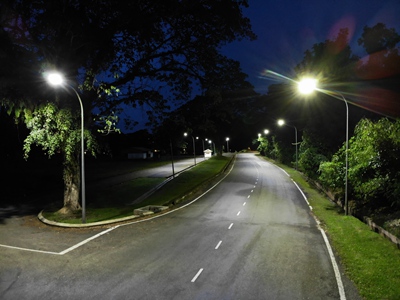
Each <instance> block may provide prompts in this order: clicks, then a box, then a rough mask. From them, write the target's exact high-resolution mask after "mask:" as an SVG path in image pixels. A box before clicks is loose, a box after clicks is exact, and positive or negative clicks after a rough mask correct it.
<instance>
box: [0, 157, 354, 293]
mask: <svg viewBox="0 0 400 300" xmlns="http://www.w3.org/2000/svg"><path fill="white" fill-rule="evenodd" d="M0 226H4V227H0V244H1V245H2V246H1V247H0V251H1V255H0V299H284V300H287V299H359V297H358V295H357V292H356V290H355V288H354V286H353V285H352V284H351V283H350V282H349V281H348V280H347V278H346V277H345V276H343V275H342V276H339V278H337V274H336V275H335V272H334V268H333V264H332V260H331V256H330V254H329V251H328V248H327V245H326V243H325V241H324V239H323V235H322V234H321V232H320V230H319V228H318V226H317V223H316V221H315V220H314V218H313V217H312V215H311V211H310V208H309V207H308V205H307V202H306V201H305V199H304V197H303V195H302V194H301V192H300V191H299V190H298V189H297V187H296V186H295V184H294V183H293V182H292V181H291V180H290V178H289V177H288V176H287V175H286V174H285V173H284V172H283V171H282V170H280V169H279V168H277V167H275V166H273V165H271V164H269V163H267V162H265V161H262V160H260V159H258V158H257V157H255V156H254V155H252V154H240V155H238V156H237V159H236V162H235V164H234V168H233V169H232V171H231V172H230V173H229V175H227V176H226V178H225V179H224V180H223V181H221V182H220V183H219V184H218V185H217V186H215V187H214V188H212V189H211V190H210V191H209V192H208V193H206V194H205V195H203V196H202V197H201V198H199V199H197V200H196V201H194V202H192V203H191V204H190V205H187V206H186V207H182V208H181V209H179V210H176V211H173V212H170V213H168V214H165V215H162V216H161V215H158V217H157V218H154V219H151V220H147V221H142V222H136V223H125V224H122V225H121V224H120V225H117V226H114V227H108V228H96V229H80V230H77V229H60V228H48V227H45V226H44V225H38V224H37V221H36V220H33V219H31V220H27V219H26V218H25V219H18V218H13V219H11V220H9V223H7V224H4V225H0ZM7 226H12V228H14V230H15V228H19V230H20V232H19V234H18V237H17V236H15V231H14V239H13V234H12V233H11V232H12V230H8V231H7V232H10V233H9V234H8V236H6V234H5V232H6V230H5V229H4V228H6V227H7ZM10 228H11V227H10ZM6 243H8V244H7V245H6ZM12 243H14V244H12ZM340 270H341V266H340V264H339V273H342V272H341V271H340ZM338 282H339V286H340V284H341V283H343V286H344V290H341V291H340V292H339V288H338ZM346 297H347V298H346Z"/></svg>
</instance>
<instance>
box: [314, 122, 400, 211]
mask: <svg viewBox="0 0 400 300" xmlns="http://www.w3.org/2000/svg"><path fill="white" fill-rule="evenodd" d="M344 155H345V147H344V146H343V147H342V148H341V149H340V150H339V151H338V152H337V153H336V154H335V155H334V156H333V158H332V160H331V161H330V162H324V163H322V164H321V165H320V172H321V175H320V177H319V179H320V180H321V182H322V183H323V184H324V185H325V186H327V187H328V188H330V189H333V190H336V191H338V190H341V189H342V188H343V186H344V170H345V169H344V168H345V166H344ZM399 155H400V122H399V121H396V122H393V121H390V120H389V119H387V118H382V119H380V120H378V121H375V122H374V121H371V120H369V119H362V120H361V121H360V122H359V123H358V124H357V126H356V129H355V134H354V136H353V137H352V138H351V140H350V143H349V169H348V179H349V187H350V195H351V196H352V197H353V199H354V202H355V204H356V206H357V209H361V208H369V209H377V208H379V207H392V208H394V207H399V206H400V202H399V199H400V189H399V186H400V171H399V170H400V162H399V159H398V157H399Z"/></svg>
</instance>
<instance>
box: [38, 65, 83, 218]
mask: <svg viewBox="0 0 400 300" xmlns="http://www.w3.org/2000/svg"><path fill="white" fill-rule="evenodd" d="M46 79H47V81H48V82H49V83H50V84H51V85H53V86H60V85H63V83H64V78H63V76H62V75H61V74H60V73H50V74H48V75H47V78H46ZM68 87H69V88H71V89H72V90H73V91H74V92H75V95H76V96H77V97H78V100H79V104H80V107H81V192H82V223H86V196H85V195H86V192H85V140H84V115H83V104H82V100H81V97H80V96H79V94H78V92H77V91H76V90H75V89H74V88H73V87H72V86H70V85H68Z"/></svg>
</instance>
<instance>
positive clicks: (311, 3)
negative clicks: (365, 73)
mask: <svg viewBox="0 0 400 300" xmlns="http://www.w3.org/2000/svg"><path fill="white" fill-rule="evenodd" d="M249 5H250V6H249V8H248V9H245V10H244V15H245V16H247V17H248V18H250V20H251V24H252V26H253V31H254V32H255V33H256V34H257V36H258V39H257V40H256V41H252V42H249V41H241V42H235V43H233V44H231V45H229V46H227V47H225V48H224V53H225V54H226V55H227V56H229V57H231V58H233V59H235V60H238V61H240V63H241V66H242V69H243V71H244V72H245V73H246V74H248V75H249V81H250V82H251V83H252V84H253V85H254V87H255V90H256V92H258V93H260V94H266V93H267V91H268V85H269V84H271V83H272V82H271V80H266V79H265V78H262V76H260V75H261V74H262V73H263V71H264V70H265V69H270V70H273V71H275V72H278V73H280V74H283V75H285V76H291V75H292V74H293V68H294V67H295V66H296V65H297V64H298V63H299V62H300V61H301V60H302V58H303V55H304V52H305V51H306V50H307V49H311V47H312V46H313V45H314V44H315V43H320V42H324V41H325V40H326V39H332V38H334V37H336V36H337V34H338V32H339V29H340V28H344V27H347V28H349V32H350V46H351V49H352V51H353V52H354V53H355V54H357V55H358V56H360V57H363V56H365V55H366V53H365V52H364V51H363V49H362V48H361V47H360V46H358V44H357V40H358V39H359V38H360V37H361V34H362V31H363V28H364V26H366V25H368V26H369V27H372V26H374V25H376V24H377V23H379V22H381V23H384V24H386V27H387V28H395V29H396V31H397V32H400V21H399V20H400V19H399V16H400V1H399V0H388V1H385V0H279V1H278V0H276V1H267V0H249Z"/></svg>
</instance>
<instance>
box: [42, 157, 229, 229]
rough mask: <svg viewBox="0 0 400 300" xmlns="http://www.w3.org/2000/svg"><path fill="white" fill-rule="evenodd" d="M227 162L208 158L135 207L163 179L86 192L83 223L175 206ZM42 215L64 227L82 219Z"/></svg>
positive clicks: (50, 212)
mask: <svg viewBox="0 0 400 300" xmlns="http://www.w3.org/2000/svg"><path fill="white" fill-rule="evenodd" d="M229 162H230V158H228V157H224V156H216V157H213V158H210V159H208V160H206V161H204V162H202V163H200V164H198V165H197V166H196V167H194V168H192V169H190V170H187V171H185V172H183V173H181V174H179V176H176V177H175V179H173V180H171V181H169V182H168V183H167V184H165V185H164V186H162V187H161V188H160V189H158V190H157V191H156V192H155V193H153V194H151V195H150V196H149V197H147V198H146V199H144V200H143V201H142V202H140V203H136V204H132V202H133V201H134V200H135V199H137V198H138V197H140V196H141V195H143V194H145V193H146V192H147V191H149V190H151V189H153V188H155V187H156V186H157V185H159V184H160V183H162V182H163V181H164V180H165V179H164V178H137V179H134V180H131V181H127V182H123V183H121V184H118V185H115V186H111V187H108V188H104V189H101V190H98V191H95V192H92V194H89V193H88V195H87V199H88V201H87V206H86V222H87V223H93V222H100V221H106V220H111V219H118V218H123V217H127V216H131V215H132V214H133V210H134V209H135V208H138V207H143V206H146V205H171V204H177V203H178V202H180V201H181V200H182V197H184V196H185V195H188V194H190V193H192V192H193V191H195V190H196V189H198V188H199V187H200V186H201V185H202V184H204V183H206V182H208V181H209V180H211V179H212V178H214V177H215V176H216V175H218V174H219V173H220V172H221V171H223V169H224V168H225V167H226V166H227V165H228V163H229ZM43 216H44V217H45V218H46V219H48V220H50V221H54V222H61V223H67V224H80V223H81V217H82V215H81V212H77V213H75V214H73V215H68V216H66V215H63V214H59V213H57V210H55V209H54V210H46V211H44V212H43Z"/></svg>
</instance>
